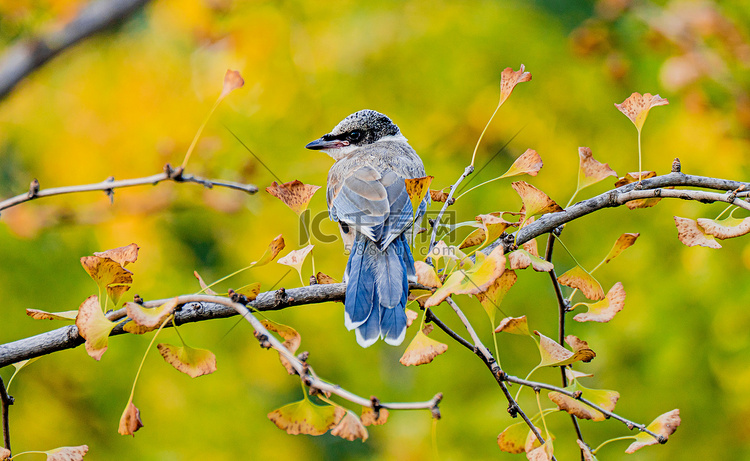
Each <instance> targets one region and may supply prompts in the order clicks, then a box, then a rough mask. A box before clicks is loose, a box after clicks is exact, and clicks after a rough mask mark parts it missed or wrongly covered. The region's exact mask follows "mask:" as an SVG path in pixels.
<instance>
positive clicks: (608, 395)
mask: <svg viewBox="0 0 750 461" xmlns="http://www.w3.org/2000/svg"><path fill="white" fill-rule="evenodd" d="M565 390H567V391H571V392H581V396H582V397H583V398H585V399H586V400H588V401H589V402H591V403H593V404H595V405H598V406H599V407H601V408H603V409H605V410H607V411H609V412H612V411H614V409H615V405H617V401H618V400H619V399H620V394H619V393H618V392H616V391H609V390H605V389H587V388H585V387H583V386H581V385H580V384H578V383H577V382H576V383H575V384H573V385H570V386H567V387H565ZM547 397H549V399H550V400H552V401H553V402H555V404H557V407H558V408H559V409H560V410H563V411H567V412H568V413H570V414H571V415H575V416H576V417H578V418H581V419H590V420H591V421H604V420H605V419H607V416H605V414H604V413H602V412H601V411H599V410H595V409H593V408H591V407H590V406H588V405H586V404H585V403H583V402H581V401H580V400H577V399H574V398H572V397H568V396H567V395H565V394H562V393H560V392H555V391H550V392H549V393H548V394H547Z"/></svg>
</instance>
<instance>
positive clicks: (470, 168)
mask: <svg viewBox="0 0 750 461" xmlns="http://www.w3.org/2000/svg"><path fill="white" fill-rule="evenodd" d="M473 172H474V165H469V166H467V167H466V168H465V169H464V172H463V174H462V175H461V176H460V177H459V178H458V180H457V181H456V184H454V185H453V186H452V187H451V191H450V192H449V193H448V198H446V199H445V203H443V207H442V208H440V212H439V213H438V215H437V217H436V218H435V221H434V224H433V225H432V235H431V236H430V250H432V247H434V246H435V243H437V242H436V240H437V231H438V227H440V220H441V219H442V218H443V214H444V213H445V210H446V209H447V208H448V206H450V205H451V204H453V201H454V200H453V194H455V193H456V190H457V189H458V186H459V185H460V184H461V182H462V181H463V180H464V179H466V177H467V176H469V175H470V174H471V173H473Z"/></svg>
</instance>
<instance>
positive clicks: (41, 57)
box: [0, 0, 148, 100]
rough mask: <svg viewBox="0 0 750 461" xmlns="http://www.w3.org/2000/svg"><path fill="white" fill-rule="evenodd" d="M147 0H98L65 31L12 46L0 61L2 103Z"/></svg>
mask: <svg viewBox="0 0 750 461" xmlns="http://www.w3.org/2000/svg"><path fill="white" fill-rule="evenodd" d="M146 3H148V0H99V1H96V2H92V3H90V4H89V5H86V7H84V8H83V9H82V10H81V12H80V13H79V14H78V16H77V17H75V18H74V19H73V20H72V21H70V22H69V23H68V24H67V25H66V26H65V27H64V28H62V30H59V31H55V32H52V33H50V34H48V35H47V36H44V37H38V38H35V39H31V40H24V41H22V42H20V43H17V44H15V45H13V46H12V47H11V48H9V49H8V50H7V51H6V52H5V54H4V55H3V56H2V58H0V100H2V99H3V98H5V96H7V95H8V94H9V93H10V91H11V90H12V89H13V87H15V86H16V85H17V84H18V83H19V82H20V81H21V80H23V79H24V78H25V77H27V76H28V75H29V74H30V73H31V72H33V71H34V70H35V69H37V68H39V67H41V66H42V65H44V64H45V63H46V62H47V61H49V60H50V59H52V58H53V57H54V56H55V55H57V54H58V53H60V52H61V51H63V50H65V49H66V48H69V47H71V46H73V45H75V44H76V43H78V42H79V41H81V40H83V39H85V38H88V37H90V36H92V35H94V34H96V33H98V32H101V31H103V30H105V29H107V28H108V27H109V26H111V25H113V24H115V23H117V22H119V21H123V20H125V19H126V18H128V17H130V16H131V15H132V14H133V13H135V12H136V11H138V10H139V9H140V8H141V7H142V6H143V5H145V4H146Z"/></svg>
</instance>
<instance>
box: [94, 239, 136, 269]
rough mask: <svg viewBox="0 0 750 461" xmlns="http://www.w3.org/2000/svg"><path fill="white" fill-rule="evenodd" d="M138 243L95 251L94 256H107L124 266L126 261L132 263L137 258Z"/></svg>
mask: <svg viewBox="0 0 750 461" xmlns="http://www.w3.org/2000/svg"><path fill="white" fill-rule="evenodd" d="M138 250H139V248H138V245H136V244H135V243H131V244H130V245H127V246H124V247H120V248H113V249H111V250H106V251H96V252H94V256H98V257H99V258H109V259H111V260H113V261H115V262H116V263H117V264H119V265H121V266H123V267H125V266H127V265H128V263H134V262H135V261H136V260H137V259H138Z"/></svg>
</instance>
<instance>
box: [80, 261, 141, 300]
mask: <svg viewBox="0 0 750 461" xmlns="http://www.w3.org/2000/svg"><path fill="white" fill-rule="evenodd" d="M81 265H82V266H83V268H84V270H86V272H88V274H89V275H90V276H91V278H92V279H94V281H95V282H96V284H97V285H98V286H99V289H100V290H101V292H104V291H106V293H107V295H108V297H109V298H110V299H111V300H112V302H113V303H114V304H115V306H116V305H117V304H118V303H119V302H120V298H121V297H122V295H123V294H125V292H126V291H128V290H129V289H130V285H131V284H132V283H133V274H132V273H131V272H130V271H129V270H127V269H125V268H124V267H122V265H121V264H120V263H118V262H117V261H115V260H114V259H110V258H103V257H100V256H84V257H83V258H81Z"/></svg>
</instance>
